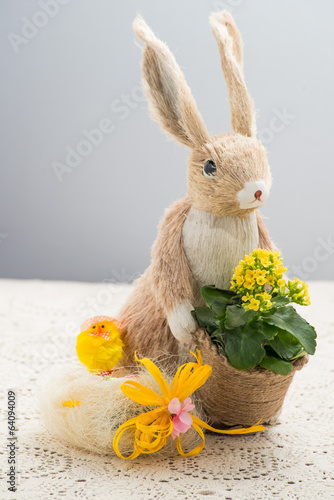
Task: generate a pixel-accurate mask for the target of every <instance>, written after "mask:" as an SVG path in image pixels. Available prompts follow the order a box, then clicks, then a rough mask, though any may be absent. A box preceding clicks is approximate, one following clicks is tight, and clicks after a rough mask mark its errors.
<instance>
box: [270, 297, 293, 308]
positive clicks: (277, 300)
mask: <svg viewBox="0 0 334 500" xmlns="http://www.w3.org/2000/svg"><path fill="white" fill-rule="evenodd" d="M271 302H272V303H273V304H274V305H275V306H276V307H282V306H285V305H286V304H289V303H290V300H289V297H285V296H284V295H276V297H272V299H271Z"/></svg>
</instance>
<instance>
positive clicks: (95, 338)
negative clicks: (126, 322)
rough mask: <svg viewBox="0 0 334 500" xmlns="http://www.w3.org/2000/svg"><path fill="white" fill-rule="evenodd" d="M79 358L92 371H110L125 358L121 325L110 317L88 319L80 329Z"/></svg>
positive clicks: (78, 341)
mask: <svg viewBox="0 0 334 500" xmlns="http://www.w3.org/2000/svg"><path fill="white" fill-rule="evenodd" d="M80 331H81V333H80V334H79V335H78V338H77V345H76V350H77V354H78V358H79V360H80V361H81V363H83V364H84V365H86V366H87V368H88V369H89V370H91V371H99V372H104V371H110V370H112V368H114V366H115V365H117V363H118V362H119V361H120V360H121V359H122V357H123V347H124V344H123V342H122V340H121V337H120V324H119V323H118V321H116V320H115V319H113V318H109V317H108V316H95V317H94V318H90V319H87V320H86V321H85V322H84V323H83V324H82V325H81V328H80Z"/></svg>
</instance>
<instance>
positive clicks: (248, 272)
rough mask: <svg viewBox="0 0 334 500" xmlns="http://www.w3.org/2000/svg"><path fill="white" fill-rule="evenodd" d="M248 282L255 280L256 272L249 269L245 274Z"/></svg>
mask: <svg viewBox="0 0 334 500" xmlns="http://www.w3.org/2000/svg"><path fill="white" fill-rule="evenodd" d="M245 277H246V280H252V279H253V278H254V272H253V271H251V270H250V269H247V271H246V273H245Z"/></svg>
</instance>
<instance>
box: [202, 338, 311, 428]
mask: <svg viewBox="0 0 334 500" xmlns="http://www.w3.org/2000/svg"><path fill="white" fill-rule="evenodd" d="M196 342H197V347H198V349H200V351H201V354H202V358H203V362H204V363H207V364H209V365H211V366H212V375H211V377H209V379H208V380H207V381H206V383H205V384H204V386H202V387H201V388H200V389H198V390H197V391H196V395H197V397H198V399H199V400H200V402H201V404H202V407H203V410H204V411H205V413H206V414H207V416H208V418H209V419H210V421H211V422H212V423H213V425H214V426H215V427H219V426H220V427H223V426H235V425H242V426H243V427H248V426H251V425H254V424H255V423H256V422H258V421H259V420H260V419H262V422H261V423H266V422H267V423H268V422H269V421H271V420H273V419H274V418H275V417H276V416H277V414H278V413H279V411H280V410H281V408H282V405H283V402H284V398H285V396H286V393H287V391H288V388H289V386H290V384H291V382H292V379H293V377H294V374H295V372H296V370H300V369H301V368H302V367H303V366H304V365H305V364H306V363H307V361H308V355H307V354H306V355H305V356H303V357H301V358H298V359H296V360H295V361H294V362H293V365H294V368H293V370H292V371H291V373H289V374H288V375H284V376H283V375H279V374H277V373H274V372H273V371H271V370H265V369H264V368H261V367H256V368H254V369H252V370H245V371H241V370H236V369H235V368H233V367H232V366H231V365H230V364H229V362H228V361H227V358H226V357H225V356H222V355H221V354H219V352H218V349H217V347H216V345H215V344H213V343H212V341H211V339H210V336H209V334H208V333H207V332H206V331H205V330H204V329H199V330H198V331H197V333H196Z"/></svg>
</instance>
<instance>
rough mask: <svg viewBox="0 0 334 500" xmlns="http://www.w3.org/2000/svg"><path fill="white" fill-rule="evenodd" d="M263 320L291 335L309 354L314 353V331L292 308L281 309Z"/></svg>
mask: <svg viewBox="0 0 334 500" xmlns="http://www.w3.org/2000/svg"><path fill="white" fill-rule="evenodd" d="M263 320H264V321H265V322H266V323H268V324H270V325H275V326H278V328H281V329H282V330H286V331H287V332H289V333H291V334H292V335H293V336H294V337H296V339H298V340H299V342H300V343H301V344H302V346H303V347H304V349H305V351H306V352H308V353H309V354H314V353H315V347H316V341H315V339H316V337H317V334H316V331H315V329H314V328H313V326H311V325H310V324H309V323H308V322H307V321H306V320H305V319H304V318H302V317H301V316H299V314H298V313H297V312H296V311H295V309H294V308H293V307H292V306H287V307H281V308H279V309H277V311H276V312H275V313H274V314H272V315H271V316H266V317H264V318H263Z"/></svg>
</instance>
